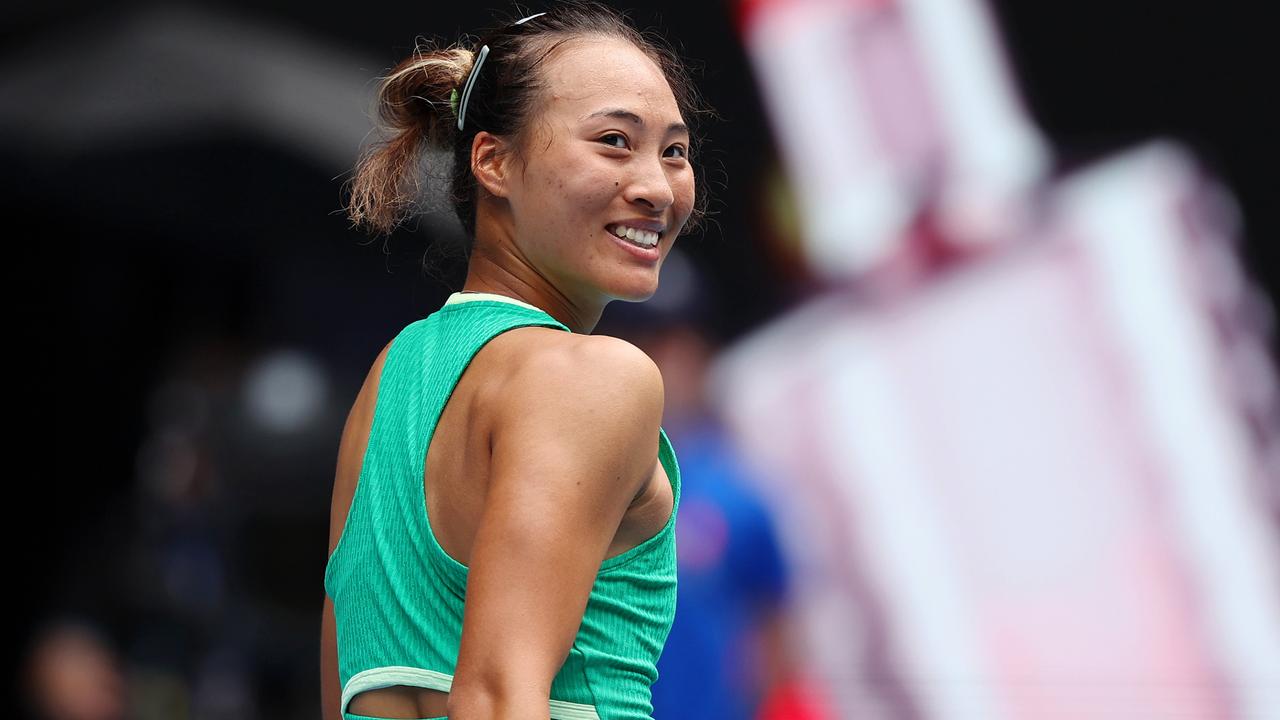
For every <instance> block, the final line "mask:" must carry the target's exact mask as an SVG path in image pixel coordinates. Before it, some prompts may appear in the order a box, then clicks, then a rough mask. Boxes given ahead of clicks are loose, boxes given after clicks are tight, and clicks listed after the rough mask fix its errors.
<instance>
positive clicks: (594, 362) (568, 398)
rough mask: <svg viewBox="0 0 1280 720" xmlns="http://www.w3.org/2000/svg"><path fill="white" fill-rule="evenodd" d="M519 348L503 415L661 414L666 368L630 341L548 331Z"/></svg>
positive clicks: (504, 390)
mask: <svg viewBox="0 0 1280 720" xmlns="http://www.w3.org/2000/svg"><path fill="white" fill-rule="evenodd" d="M520 350H521V352H520V354H519V355H518V357H519V360H518V361H516V362H514V363H512V366H511V368H510V371H509V372H508V373H507V374H506V377H505V378H504V381H503V383H502V392H501V394H500V395H499V397H500V404H501V406H502V408H501V411H500V412H499V413H498V415H499V416H500V417H504V418H506V419H513V418H519V417H522V416H527V414H528V413H530V412H533V413H537V414H543V415H545V414H548V411H550V414H552V415H554V416H557V417H560V418H563V419H564V420H565V421H570V422H571V421H572V420H573V419H574V418H577V419H579V420H590V419H591V418H592V417H594V416H596V415H598V414H599V413H605V412H620V411H621V412H629V413H632V414H633V418H634V414H639V415H640V416H642V417H648V418H650V419H653V418H656V419H657V420H659V421H660V419H661V415H662V405H663V384H662V373H661V372H660V371H659V370H658V366H657V364H656V363H655V362H654V361H653V359H652V358H650V357H649V356H648V355H647V354H645V352H644V351H643V350H641V349H640V348H638V347H636V346H635V345H633V344H631V343H629V342H627V341H625V340H622V339H620V338H616V337H612V336H608V335H569V334H567V333H564V332H556V331H551V330H548V331H546V333H545V334H543V335H542V336H541V337H528V338H527V339H526V341H524V342H523V344H522V347H521V349H520ZM635 419H638V418H635ZM655 432H656V428H655Z"/></svg>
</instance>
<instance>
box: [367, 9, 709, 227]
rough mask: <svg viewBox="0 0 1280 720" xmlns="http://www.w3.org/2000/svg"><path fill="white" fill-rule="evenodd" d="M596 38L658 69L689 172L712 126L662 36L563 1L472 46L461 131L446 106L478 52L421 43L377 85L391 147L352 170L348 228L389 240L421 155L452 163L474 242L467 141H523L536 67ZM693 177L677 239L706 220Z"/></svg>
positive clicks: (698, 173) (458, 204)
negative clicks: (624, 46) (484, 137)
mask: <svg viewBox="0 0 1280 720" xmlns="http://www.w3.org/2000/svg"><path fill="white" fill-rule="evenodd" d="M592 35H595V36H603V37H613V38H620V39H623V40H627V41H630V42H631V43H632V44H634V45H635V46H636V47H637V48H639V49H640V50H641V51H642V52H644V53H645V54H646V55H648V56H649V57H650V58H651V59H652V60H653V61H654V62H655V63H656V64H657V65H658V67H659V68H660V69H661V70H662V73H663V75H664V76H665V77H666V79H667V83H668V84H669V85H670V86H671V92H672V94H673V95H674V96H675V100H676V104H677V105H678V107H679V108H680V114H681V116H682V119H683V120H684V122H685V123H686V124H687V125H689V127H690V146H691V147H690V152H689V157H690V161H691V162H695V161H696V160H697V159H698V153H697V149H698V146H699V145H700V141H701V138H700V136H699V134H698V121H699V120H701V119H702V118H703V117H704V116H711V117H715V111H714V110H712V109H711V108H710V107H709V106H708V105H706V104H705V102H704V101H703V100H702V97H701V95H700V94H699V93H698V91H697V88H696V87H695V86H694V84H693V81H692V79H691V78H690V75H689V73H688V71H687V70H686V67H685V64H684V62H683V61H682V60H681V59H680V57H679V56H678V55H677V54H676V52H675V51H674V50H673V49H672V48H671V47H670V46H669V45H668V44H667V43H666V41H665V40H664V39H663V38H662V37H661V36H659V35H656V34H654V33H652V32H640V31H638V30H636V29H635V28H634V27H633V26H632V25H631V23H630V21H629V20H628V19H627V18H626V16H625V15H623V14H622V13H620V12H619V11H617V10H614V9H612V8H609V7H607V6H605V5H601V4H599V3H596V2H581V1H578V0H567V1H562V2H557V3H555V4H554V5H552V6H551V7H550V8H549V9H548V10H547V11H546V12H545V13H544V14H542V15H539V16H537V17H535V18H532V19H530V20H528V21H527V22H523V23H520V24H515V21H514V20H511V21H507V22H504V23H502V24H501V25H498V26H497V27H495V28H494V29H491V30H489V31H488V32H486V33H485V34H484V35H483V36H482V37H481V39H480V40H479V41H477V42H476V43H475V44H474V45H473V47H474V48H477V49H478V48H480V47H482V46H484V45H488V46H489V55H488V56H487V57H486V59H485V62H484V64H483V65H481V68H480V73H479V74H478V76H477V77H476V78H475V81H474V83H475V84H474V87H472V89H471V94H470V96H469V100H468V103H467V110H466V117H465V122H464V127H463V129H462V130H461V131H459V130H458V124H457V123H458V118H457V115H456V114H455V110H454V108H453V105H452V103H451V101H450V100H451V96H452V95H453V93H454V91H455V90H456V91H457V92H458V94H459V95H461V93H462V86H463V84H464V83H465V82H467V78H468V76H469V74H470V72H471V67H472V64H473V63H474V61H475V53H476V50H473V49H471V48H467V47H464V46H463V44H462V43H457V44H454V45H450V46H448V47H443V48H441V47H439V46H437V45H434V44H430V43H421V42H419V43H418V44H417V45H416V47H415V48H414V51H413V54H412V55H410V56H409V57H408V58H406V59H405V60H403V61H401V62H400V63H399V64H398V65H396V66H395V67H394V68H392V70H391V72H390V73H388V74H387V75H386V76H384V77H382V78H381V79H380V80H381V82H380V84H379V86H378V94H377V112H378V117H379V118H380V119H381V121H382V123H383V124H384V125H385V130H386V131H389V132H390V137H389V139H386V140H384V141H381V142H378V143H375V144H374V145H373V146H371V147H370V148H369V149H368V150H367V151H366V152H365V153H364V154H363V155H362V156H361V158H360V160H359V162H358V163H357V165H356V172H355V176H354V178H353V179H352V181H351V188H352V190H351V199H350V202H349V204H348V206H347V208H346V209H347V215H348V217H349V218H350V219H351V221H352V222H353V223H354V224H355V225H357V226H359V225H362V224H363V225H365V226H367V227H368V228H370V229H372V230H373V231H375V232H383V233H390V232H391V231H392V230H394V229H395V228H396V227H397V226H398V225H399V224H400V223H401V222H402V221H403V220H404V218H405V216H406V215H409V214H411V213H412V212H413V209H414V205H415V199H416V197H417V195H418V192H419V190H420V178H419V176H418V172H419V169H418V168H419V161H420V159H421V157H422V153H423V151H424V150H427V149H436V150H443V151H446V152H449V153H450V154H451V155H452V160H453V167H452V170H451V172H450V192H449V200H450V202H451V204H452V205H453V209H454V212H455V213H457V216H458V219H459V220H460V221H462V227H463V229H464V230H465V231H466V234H467V237H468V238H469V239H472V238H473V236H474V234H475V223H476V193H477V191H478V186H477V184H476V181H475V177H474V176H473V175H472V174H471V144H472V139H473V138H474V137H475V134H476V133H477V132H479V131H480V130H487V131H488V132H490V133H493V134H495V135H500V136H508V137H511V138H513V139H516V140H520V139H523V137H525V133H526V132H527V130H528V129H529V126H530V120H531V119H532V118H531V115H532V112H533V109H534V107H535V106H536V102H537V100H538V98H539V94H538V93H539V91H540V90H541V89H542V84H541V82H540V80H541V79H540V77H539V73H538V72H537V70H538V67H539V65H540V64H541V63H542V62H543V61H544V60H545V59H546V58H547V57H548V55H550V53H551V52H552V51H554V50H555V49H556V48H557V47H559V46H560V45H562V44H563V43H564V42H565V41H567V40H572V39H575V38H579V37H583V36H592ZM694 177H695V205H694V208H693V211H692V213H691V215H690V216H689V221H688V222H687V223H686V224H685V229H684V232H683V233H682V234H688V233H690V232H692V231H694V230H696V229H697V228H698V227H700V225H701V222H702V220H703V218H704V216H705V215H706V208H707V201H708V196H707V192H706V188H705V185H706V182H705V177H704V173H703V171H702V168H701V166H700V164H695V165H694Z"/></svg>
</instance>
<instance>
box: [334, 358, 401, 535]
mask: <svg viewBox="0 0 1280 720" xmlns="http://www.w3.org/2000/svg"><path fill="white" fill-rule="evenodd" d="M390 349H391V343H387V344H386V346H385V347H383V348H382V352H380V353H378V357H376V358H375V359H374V361H373V365H372V366H371V367H370V368H369V373H368V374H367V375H366V376H365V379H364V384H363V385H361V387H360V392H359V394H357V395H356V399H355V402H353V403H352V404H351V410H350V412H348V413H347V422H346V424H345V425H344V426H343V428H342V439H341V441H340V442H339V443H338V467H337V470H336V472H335V473H334V479H333V497H332V502H331V503H330V506H329V554H330V555H332V554H333V549H334V547H336V546H337V544H338V539H339V538H340V537H342V528H343V526H344V525H346V522H347V510H348V509H349V508H350V507H351V499H352V498H353V497H354V496H355V492H356V482H357V481H358V480H359V479H360V470H361V467H362V466H363V465H364V454H365V450H366V449H368V447H369V431H370V430H371V429H372V427H373V411H374V406H375V404H376V403H377V399H378V381H379V380H380V379H381V378H382V365H383V363H385V362H386V359H387V352H388V351H389V350H390Z"/></svg>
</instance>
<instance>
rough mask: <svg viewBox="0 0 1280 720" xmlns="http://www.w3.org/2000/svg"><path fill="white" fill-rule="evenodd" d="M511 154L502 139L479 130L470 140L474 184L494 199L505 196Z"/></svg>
mask: <svg viewBox="0 0 1280 720" xmlns="http://www.w3.org/2000/svg"><path fill="white" fill-rule="evenodd" d="M511 159H512V153H511V152H509V148H508V147H507V142H506V141H505V140H503V139H502V138H500V137H498V136H497V135H494V134H493V133H490V132H488V131H486V130H481V131H480V132H478V133H476V136H475V137H474V138H472V140H471V173H472V174H473V175H475V177H476V182H477V183H479V185H480V187H482V188H484V189H485V190H486V191H488V193H489V194H490V195H493V196H494V197H500V198H505V197H506V196H507V182H508V178H509V177H510V176H509V172H510V167H511Z"/></svg>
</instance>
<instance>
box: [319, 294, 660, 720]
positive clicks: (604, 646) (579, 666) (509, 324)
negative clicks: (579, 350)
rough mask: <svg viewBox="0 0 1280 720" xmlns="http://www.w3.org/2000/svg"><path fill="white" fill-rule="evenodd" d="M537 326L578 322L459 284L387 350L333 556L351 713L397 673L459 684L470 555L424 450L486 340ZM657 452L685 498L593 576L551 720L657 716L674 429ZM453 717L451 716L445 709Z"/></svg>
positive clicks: (440, 686)
mask: <svg viewBox="0 0 1280 720" xmlns="http://www.w3.org/2000/svg"><path fill="white" fill-rule="evenodd" d="M529 325H540V326H545V327H556V328H560V329H561V330H564V331H566V332H572V331H571V330H569V328H568V327H566V326H565V325H563V324H561V323H560V322H558V321H557V320H556V319H555V318H553V317H552V316H551V315H549V314H548V313H546V312H545V311H543V310H541V309H539V308H537V307H534V306H533V305H529V304H527V303H524V302H522V301H519V300H516V299H514V298H508V297H505V296H502V295H495V294H492V293H454V294H453V295H451V296H450V297H449V299H448V301H447V302H446V303H445V304H444V306H443V307H441V308H440V309H439V310H437V311H436V312H434V313H432V314H431V315H428V316H427V317H425V318H423V319H421V320H417V321H415V322H413V323H410V324H409V325H408V326H407V327H405V328H404V329H403V330H402V331H400V333H399V334H398V335H397V336H396V337H395V339H394V340H393V341H392V343H391V347H390V349H389V350H388V351H387V355H386V359H385V360H384V361H383V367H382V374H381V379H380V381H379V385H378V394H377V400H376V404H375V406H374V417H373V423H372V427H371V429H370V434H369V444H368V448H367V450H366V451H365V455H364V464H363V466H362V467H361V469H360V477H359V480H358V482H357V484H356V490H355V495H354V497H353V498H352V500H351V508H350V510H348V512H347V520H346V525H345V526H344V528H343V531H342V535H341V537H340V538H339V539H338V544H337V546H336V547H335V548H334V551H333V553H332V555H330V557H329V561H328V564H327V565H326V567H325V575H324V586H325V590H326V591H327V592H328V594H329V597H331V598H332V599H333V608H334V619H335V621H336V626H337V639H338V674H339V677H340V681H341V683H342V706H341V707H342V713H343V717H344V718H345V720H360V719H361V718H363V717H364V716H360V715H354V714H352V713H348V712H347V704H348V703H350V702H351V699H352V698H353V697H355V696H356V695H357V694H359V693H361V692H364V691H367V690H373V689H376V688H382V687H389V686H392V685H410V686H416V687H423V688H430V689H433V690H441V691H444V692H448V691H449V689H450V687H451V686H452V683H453V675H454V670H455V668H456V663H457V659H458V644H459V640H460V638H461V632H462V610H463V599H464V598H465V596H466V587H467V567H466V566H465V565H463V564H461V563H459V562H458V561H457V560H455V559H454V558H452V557H451V556H449V555H448V554H446V553H445V551H444V549H443V548H441V547H440V545H439V543H438V542H437V541H436V538H435V536H434V535H433V534H432V532H431V527H430V524H429V522H428V519H427V512H426V499H425V491H424V487H423V478H424V470H425V468H424V463H425V462H426V453H427V448H428V447H429V445H430V442H431V437H432V434H433V433H434V431H435V428H436V423H437V422H438V420H439V418H440V413H441V412H442V411H443V410H444V406H445V403H446V402H447V401H448V399H449V396H450V395H451V394H452V393H453V389H454V386H455V385H456V384H457V382H458V379H459V378H460V377H461V376H462V372H463V370H465V369H466V367H467V365H468V364H469V363H470V362H471V358H472V357H473V356H474V355H475V354H476V352H477V351H478V350H479V349H480V348H481V347H482V346H484V344H485V343H486V342H488V341H489V340H491V339H492V338H493V337H495V336H497V335H498V334H500V333H502V332H504V331H506V330H510V329H512V328H517V327H524V326H529ZM658 460H659V461H660V462H661V463H662V466H663V467H664V468H665V469H666V472H667V477H668V478H669V480H670V481H671V488H672V492H673V494H674V498H675V506H674V507H673V508H672V512H671V517H670V518H669V519H668V521H667V524H666V525H665V526H664V527H663V528H662V530H661V531H659V532H658V533H657V534H656V535H654V536H653V537H651V538H649V539H648V540H645V541H644V542H642V543H641V544H639V545H637V546H635V547H633V548H631V549H630V550H627V551H625V552H623V553H622V554H620V555H617V556H615V557H612V558H608V559H606V560H605V561H604V562H603V563H602V564H601V565H600V570H599V572H598V573H597V575H596V579H595V583H594V584H593V585H592V588H591V596H590V598H589V600H588V601H587V608H586V611H585V613H584V614H583V617H582V624H581V626H580V627H579V629H578V634H577V636H576V637H575V638H574V641H573V645H572V647H571V648H570V650H569V654H568V656H567V657H566V659H565V661H564V665H562V666H561V668H560V670H559V672H558V673H557V674H556V676H555V679H554V680H553V682H552V685H551V720H588V719H589V720H596V719H600V720H641V719H645V720H650V719H651V715H652V712H653V706H652V703H651V697H652V696H651V689H650V688H651V686H652V684H653V683H654V681H656V680H657V679H658V670H657V661H658V657H659V655H660V654H661V652H662V647H663V645H664V644H665V643H666V639H667V635H668V633H669V632H670V630H671V623H672V621H673V620H674V617H675V607H676V546H675V520H676V509H678V508H679V506H680V467H679V465H678V464H677V462H676V456H675V450H674V449H673V448H672V446H671V442H670V440H669V439H668V438H667V434H666V431H665V430H663V429H662V428H659V429H658ZM440 720H443V719H440Z"/></svg>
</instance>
